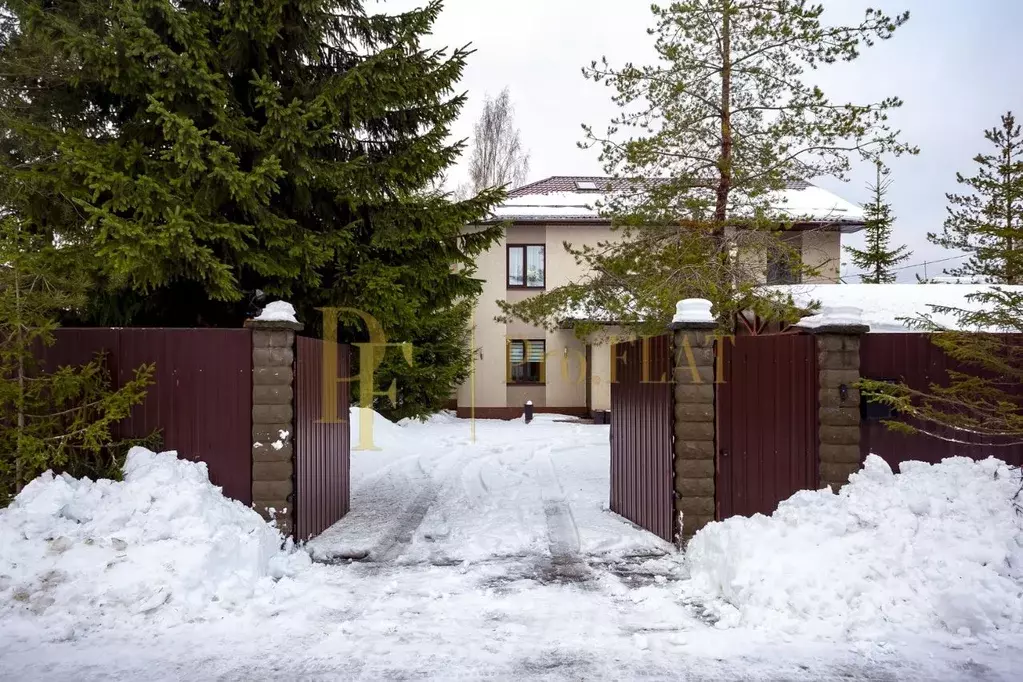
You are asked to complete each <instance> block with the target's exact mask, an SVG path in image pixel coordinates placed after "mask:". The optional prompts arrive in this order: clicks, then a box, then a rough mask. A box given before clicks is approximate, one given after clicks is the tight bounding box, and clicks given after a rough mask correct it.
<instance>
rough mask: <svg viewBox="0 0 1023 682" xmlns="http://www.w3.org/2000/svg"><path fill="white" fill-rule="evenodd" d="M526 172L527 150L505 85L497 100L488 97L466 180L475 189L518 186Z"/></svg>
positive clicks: (477, 190)
mask: <svg viewBox="0 0 1023 682" xmlns="http://www.w3.org/2000/svg"><path fill="white" fill-rule="evenodd" d="M528 174H529V152H527V151H526V150H525V148H524V147H523V146H522V140H521V138H520V137H519V130H518V128H516V127H515V108H514V107H513V106H512V103H511V95H510V94H509V93H508V88H505V89H504V90H502V91H501V94H499V95H498V96H497V98H496V99H492V98H491V97H489V96H487V98H486V101H485V102H484V103H483V113H482V114H480V117H479V120H478V121H476V127H475V129H474V131H473V145H472V157H471V158H470V159H469V180H470V183H471V185H472V189H473V191H474V192H477V193H478V192H481V191H483V190H485V189H490V188H493V187H503V186H505V185H510V186H511V187H512V188H514V187H518V186H519V185H522V184H524V183H525V182H526V177H527V176H528Z"/></svg>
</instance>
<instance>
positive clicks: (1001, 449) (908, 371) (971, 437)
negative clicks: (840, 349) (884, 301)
mask: <svg viewBox="0 0 1023 682" xmlns="http://www.w3.org/2000/svg"><path fill="white" fill-rule="evenodd" d="M1007 338H1008V339H1009V340H1011V341H1012V342H1013V343H1020V344H1023V338H1021V337H1018V336H1015V335H1013V336H1009V337H1007ZM949 369H953V370H959V371H962V372H964V373H967V374H974V373H977V372H978V369H977V368H976V367H970V366H968V365H962V364H960V363H956V362H955V361H954V360H952V359H950V358H949V357H948V356H947V355H945V353H944V351H942V350H941V349H940V348H938V347H937V346H935V345H934V344H933V343H931V340H930V334H925V333H906V334H865V335H864V336H863V337H862V338H861V340H860V374H861V375H862V376H863V377H864V378H865V379H883V380H890V381H897V382H901V383H905V384H906V385H907V386H909V387H910V388H914V389H917V390H921V391H925V390H927V388H928V387H929V386H930V385H931V384H939V385H943V386H947V385H948V383H949V377H948V370H949ZM1020 393H1023V389H1021V390H1020ZM902 421H905V422H906V423H908V424H911V425H916V426H919V427H921V428H926V429H927V430H928V431H931V432H932V433H934V434H935V435H937V436H939V437H938V438H935V437H931V436H928V435H926V434H923V433H914V434H909V433H901V432H899V431H893V430H891V429H889V428H888V427H887V426H885V425H884V424H883V423H882V422H881V421H880V420H876V419H870V420H868V419H862V420H861V421H860V460H861V461H862V460H864V459H866V457H867V455H868V454H871V453H873V454H875V455H877V456H879V457H881V458H882V459H884V460H885V461H886V462H888V465H889V466H891V467H892V470H894V471H898V465H899V464H900V463H901V462H905V461H908V460H917V461H921V462H929V463H931V464H936V463H938V462H940V461H941V460H943V459H945V458H946V457H956V456H959V457H970V458H973V459H985V458H987V457H989V456H993V457H997V458H998V459H1001V460H1004V461H1005V462H1007V463H1008V464H1012V465H1014V466H1020V465H1023V445H1019V444H1015V445H1009V446H1000V445H997V443H998V442H999V441H998V439H997V438H992V437H989V436H982V435H979V434H974V433H970V432H969V431H965V430H955V429H953V428H951V427H943V426H941V425H940V424H922V423H919V422H917V421H916V420H913V419H908V418H902ZM1012 440H1015V439H1012ZM1003 442H1004V439H1003Z"/></svg>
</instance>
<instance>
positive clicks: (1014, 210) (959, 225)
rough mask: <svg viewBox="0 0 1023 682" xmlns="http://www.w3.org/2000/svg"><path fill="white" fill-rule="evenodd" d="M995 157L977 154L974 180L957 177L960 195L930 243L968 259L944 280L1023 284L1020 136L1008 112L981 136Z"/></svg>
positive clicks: (950, 270) (1022, 144) (954, 198)
mask: <svg viewBox="0 0 1023 682" xmlns="http://www.w3.org/2000/svg"><path fill="white" fill-rule="evenodd" d="M984 138H985V139H986V140H987V141H988V142H989V143H991V146H992V147H994V150H993V152H991V153H988V154H983V153H982V154H978V155H977V156H975V157H974V159H973V161H974V163H976V164H977V172H976V174H974V175H972V176H969V177H966V176H964V175H963V174H962V173H956V182H958V183H959V184H960V185H963V186H964V188H965V192H964V193H963V194H954V193H951V194H947V195H946V197H947V198H948V202H949V206H948V217H947V218H946V219H945V226H944V230H943V231H942V233H941V234H940V235H939V234H935V233H933V232H931V233H928V234H927V239H929V240H930V241H931V242H933V243H935V244H938V245H940V246H943V247H945V248H946V249H956V250H959V251H965V252H966V253H967V254H969V258H968V259H967V260H966V261H965V262H964V263H963V264H962V265H961V266H959V267H956V268H948V269H946V270H945V272H946V274H949V275H953V276H957V277H979V278H981V279H983V280H985V281H990V282H993V283H996V284H1023V132H1021V129H1020V126H1019V124H1017V123H1016V118H1015V117H1014V116H1013V115H1012V112H1011V111H1010V112H1009V113H1007V114H1005V115H1004V116H1002V120H1001V126H1000V127H997V128H992V129H990V130H986V131H984Z"/></svg>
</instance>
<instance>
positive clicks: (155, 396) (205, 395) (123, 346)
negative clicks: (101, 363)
mask: <svg viewBox="0 0 1023 682" xmlns="http://www.w3.org/2000/svg"><path fill="white" fill-rule="evenodd" d="M54 338H55V343H54V345H53V346H49V347H46V348H43V349H42V350H41V351H40V353H39V359H40V361H41V362H42V364H43V366H44V367H45V369H47V370H48V371H52V370H55V369H56V368H57V367H59V366H61V365H80V364H84V363H86V362H90V361H91V360H93V359H94V358H95V356H96V353H99V352H104V353H106V362H107V369H108V370H109V372H110V381H111V384H112V386H113V387H114V388H120V387H121V386H123V385H124V384H125V382H127V381H128V380H130V379H131V378H133V377H134V371H135V368H136V367H138V366H139V365H142V364H146V363H153V364H155V365H156V371H155V372H154V374H153V381H154V382H155V383H153V384H152V385H150V386H149V388H148V389H147V391H146V398H145V400H144V401H143V402H142V403H141V404H140V405H136V406H135V407H134V408H133V409H132V412H131V415H130V416H129V417H128V418H127V419H125V420H123V421H122V422H120V423H119V424H117V425H116V426H115V427H114V428H113V430H112V431H113V433H112V435H113V436H114V437H115V438H144V437H146V436H149V435H150V434H151V433H153V432H154V431H160V434H161V436H162V438H163V449H165V450H176V451H177V453H178V456H179V457H181V458H182V459H189V460H192V461H196V462H205V463H206V466H207V467H208V469H209V474H210V480H211V481H212V482H213V483H214V485H219V486H221V487H222V488H223V489H224V494H225V495H227V496H228V497H232V498H234V499H236V500H240V501H241V502H244V503H245V504H251V502H252V410H251V405H252V335H251V332H250V331H249V330H247V329H148V328H117V329H69V328H65V329H58V330H56V331H55V333H54Z"/></svg>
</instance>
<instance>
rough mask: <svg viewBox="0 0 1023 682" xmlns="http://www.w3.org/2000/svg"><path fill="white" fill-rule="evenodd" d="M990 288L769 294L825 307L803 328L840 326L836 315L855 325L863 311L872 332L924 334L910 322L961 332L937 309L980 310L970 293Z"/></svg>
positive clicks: (808, 287)
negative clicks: (855, 313)
mask: <svg viewBox="0 0 1023 682" xmlns="http://www.w3.org/2000/svg"><path fill="white" fill-rule="evenodd" d="M991 288H992V287H991V285H984V284H786V285H779V286H770V287H765V289H767V290H768V291H776V292H778V293H781V294H791V295H792V298H793V300H794V301H795V303H796V305H798V306H801V307H805V308H810V307H811V306H812V305H813V304H814V303H815V302H817V303H820V306H821V310H820V313H818V314H817V315H812V316H810V317H806V318H803V320H801V321H800V326H801V327H816V326H821V325H824V324H834V323H835V318H836V316H838V317H842V318H843V319H844V318H849V320H850V322H851V321H852V317H854V316H852V315H851V313H852V309H859V313H860V314H859V321H858V322H859V323H860V324H865V325H868V326H869V327H870V331H871V332H875V333H877V332H880V333H898V332H912V331H920V328H918V327H913V326H912V325H910V324H909V323H908V320H912V319H919V318H920V317H922V316H924V315H926V316H928V317H930V318H931V319H932V320H933V321H934V322H935V323H937V324H938V325H940V326H942V327H945V328H948V329H956V328H958V319H957V317H956V315H955V314H954V313H940V314H939V313H936V312H935V311H934V309H933V306H935V305H942V306H950V307H953V308H961V309H963V310H971V311H974V310H980V309H981V308H982V306H981V304H980V303H979V302H977V301H971V300H968V299H967V297H968V296H969V295H970V294H976V293H980V292H983V291H987V290H990V289H991ZM998 288H1000V289H1002V290H1004V291H1012V292H1018V293H1020V294H1023V286H1004V285H1003V286H999V287H998Z"/></svg>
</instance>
